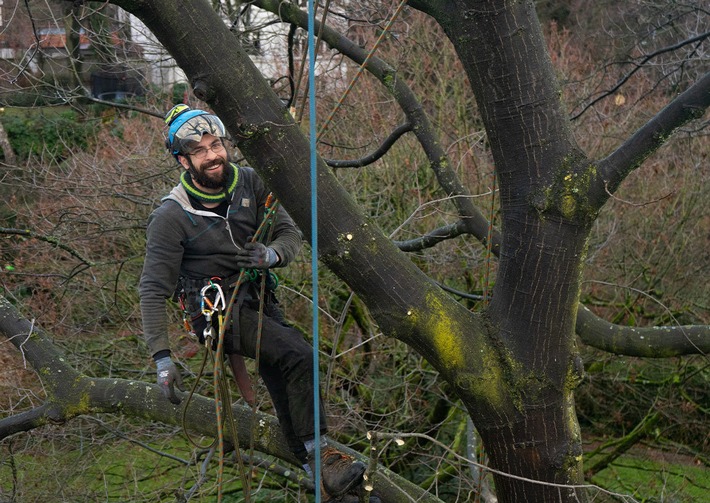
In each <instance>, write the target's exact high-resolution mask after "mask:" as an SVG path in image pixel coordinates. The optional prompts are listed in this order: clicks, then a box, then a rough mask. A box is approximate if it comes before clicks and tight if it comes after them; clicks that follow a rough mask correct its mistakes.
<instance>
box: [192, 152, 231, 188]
mask: <svg viewBox="0 0 710 503" xmlns="http://www.w3.org/2000/svg"><path fill="white" fill-rule="evenodd" d="M189 164H190V167H189V169H188V171H189V173H190V176H191V177H192V181H193V182H195V183H196V184H197V185H199V186H202V187H204V188H206V189H224V188H226V187H227V168H228V165H227V160H226V159H224V158H222V157H218V158H216V159H213V160H211V161H208V162H205V163H203V164H200V166H195V165H194V164H193V163H192V160H189ZM214 166H222V169H221V170H218V171H210V168H212V167H214Z"/></svg>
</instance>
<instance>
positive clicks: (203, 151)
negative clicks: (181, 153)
mask: <svg viewBox="0 0 710 503" xmlns="http://www.w3.org/2000/svg"><path fill="white" fill-rule="evenodd" d="M223 148H224V145H222V140H215V141H213V142H212V143H211V144H210V146H209V147H197V148H196V149H194V150H192V151H191V152H188V155H191V156H193V157H196V158H198V159H203V158H204V157H205V156H206V155H207V151H209V150H211V151H212V152H214V153H215V154H217V153H219V152H221V151H222V149H223Z"/></svg>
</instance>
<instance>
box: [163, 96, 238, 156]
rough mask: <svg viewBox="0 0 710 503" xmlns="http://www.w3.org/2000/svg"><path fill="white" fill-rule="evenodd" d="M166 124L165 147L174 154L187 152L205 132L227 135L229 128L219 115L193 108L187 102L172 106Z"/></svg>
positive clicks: (217, 135)
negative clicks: (225, 126) (226, 127)
mask: <svg viewBox="0 0 710 503" xmlns="http://www.w3.org/2000/svg"><path fill="white" fill-rule="evenodd" d="M165 124H167V125H168V135H167V138H166V139H165V147H166V148H167V149H168V150H169V151H170V153H171V154H172V155H178V154H184V153H187V150H188V148H189V147H190V146H191V145H192V144H194V143H197V142H199V141H200V140H201V139H202V135H204V134H211V135H212V136H216V137H218V138H226V137H227V130H226V129H225V128H224V124H222V121H221V120H220V119H219V117H217V116H216V115H213V114H211V113H209V112H205V111H204V110H192V109H191V108H190V107H189V106H187V105H185V104H180V105H175V106H174V107H173V108H171V109H170V111H169V112H168V113H167V114H166V115H165Z"/></svg>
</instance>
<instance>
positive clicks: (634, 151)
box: [590, 72, 710, 205]
mask: <svg viewBox="0 0 710 503" xmlns="http://www.w3.org/2000/svg"><path fill="white" fill-rule="evenodd" d="M708 106H710V72H708V73H706V74H705V75H704V76H703V77H702V78H701V79H700V80H698V81H697V82H696V83H695V84H693V85H692V86H691V87H690V88H689V89H688V90H686V91H685V92H684V93H682V94H681V95H679V96H678V97H677V98H676V99H674V100H673V101H672V102H671V103H670V104H669V105H668V106H666V107H665V108H664V109H663V110H661V111H660V112H658V113H657V114H656V115H655V117H653V118H652V119H651V120H650V121H648V122H647V123H646V124H645V125H644V126H643V127H641V128H640V129H639V130H638V131H636V133H634V135H633V136H631V138H629V139H628V140H627V141H626V142H624V143H623V144H622V145H621V146H620V147H619V148H617V149H616V150H615V151H614V152H612V153H611V154H610V155H609V156H608V157H606V159H603V160H601V161H600V162H599V167H598V172H597V178H596V180H595V183H594V185H593V187H592V188H591V189H590V191H591V193H592V194H593V196H594V198H595V199H596V200H597V201H599V202H600V205H601V204H603V202H604V201H606V200H607V199H608V197H609V194H610V193H614V192H615V191H616V189H618V187H619V185H620V184H621V182H622V181H623V180H624V178H626V176H627V175H628V174H629V173H631V172H632V171H633V170H634V169H636V168H637V167H639V166H640V165H641V163H642V162H643V161H644V160H645V159H646V158H648V157H649V156H650V155H651V154H652V153H653V152H654V151H655V150H656V149H658V148H659V147H660V146H661V145H663V144H664V143H665V142H666V141H667V140H668V138H669V137H670V136H671V135H672V134H673V132H674V131H675V130H676V129H678V128H679V127H681V126H682V125H683V124H685V123H687V122H689V121H691V120H693V119H698V118H700V117H702V116H703V114H704V113H705V111H706V110H707V108H708Z"/></svg>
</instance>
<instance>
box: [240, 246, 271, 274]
mask: <svg viewBox="0 0 710 503" xmlns="http://www.w3.org/2000/svg"><path fill="white" fill-rule="evenodd" d="M236 257H237V267H239V268H240V269H268V268H269V267H271V266H273V265H274V264H276V262H278V261H279V256H278V255H277V254H276V252H275V251H274V249H273V248H269V247H267V246H264V245H263V244H262V243H259V242H255V241H248V242H246V243H244V248H242V249H241V250H238V251H237V255H236Z"/></svg>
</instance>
